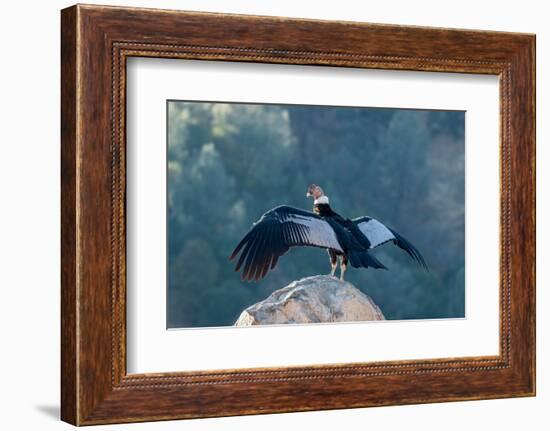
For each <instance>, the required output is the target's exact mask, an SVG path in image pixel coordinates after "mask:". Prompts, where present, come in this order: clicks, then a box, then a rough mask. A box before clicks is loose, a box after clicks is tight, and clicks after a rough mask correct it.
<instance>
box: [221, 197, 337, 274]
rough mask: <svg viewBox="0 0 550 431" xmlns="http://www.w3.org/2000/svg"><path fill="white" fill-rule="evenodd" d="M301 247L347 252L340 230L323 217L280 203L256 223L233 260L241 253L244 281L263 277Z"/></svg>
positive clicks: (234, 252) (238, 263) (238, 248)
mask: <svg viewBox="0 0 550 431" xmlns="http://www.w3.org/2000/svg"><path fill="white" fill-rule="evenodd" d="M298 246H309V247H320V248H325V249H326V248H331V249H334V250H338V251H343V250H342V246H341V245H340V243H339V242H338V238H337V237H336V233H335V232H334V230H333V229H332V227H331V226H330V224H329V223H327V222H326V221H325V220H323V219H322V218H321V217H319V216H318V215H316V214H314V213H312V212H309V211H304V210H301V209H298V208H294V207H291V206H279V207H276V208H273V209H272V210H270V211H268V212H266V213H265V214H264V215H263V216H262V217H261V218H260V219H259V220H258V221H257V222H256V223H254V225H253V226H252V228H251V229H250V230H249V231H248V233H247V234H246V235H245V236H244V238H243V239H242V240H241V241H240V242H239V244H238V245H237V247H235V250H234V251H233V253H231V256H230V257H229V259H230V260H232V259H234V258H235V257H236V256H237V255H238V254H239V253H241V255H240V256H239V260H238V261H237V265H236V266H235V271H239V270H240V269H241V267H242V268H243V272H242V278H243V279H244V280H259V279H261V278H263V277H265V275H266V273H267V271H268V270H270V269H273V268H275V265H276V264H277V261H278V260H279V257H281V256H282V255H283V254H285V253H286V252H287V251H288V250H289V249H290V248H291V247H298Z"/></svg>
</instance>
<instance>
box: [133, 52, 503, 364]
mask: <svg viewBox="0 0 550 431" xmlns="http://www.w3.org/2000/svg"><path fill="white" fill-rule="evenodd" d="M127 84H128V86H127V89H128V90H127V91H128V94H127V100H128V101H127V115H128V118H127V127H128V129H127V137H128V143H127V175H128V182H127V184H128V194H127V247H128V248H127V357H128V363H127V370H128V373H143V372H162V371H187V370H188V371H191V370H204V369H224V368H250V367H270V366H288V365H310V364H335V363H352V362H368V361H381V360H402V359H424V358H439V357H460V356H478V355H481V356H483V355H497V354H498V351H499V290H498V286H499V247H498V245H499V224H498V220H499V188H500V187H499V104H498V97H499V86H498V78H497V77H496V76H487V75H466V74H445V73H431V72H430V73H428V72H405V71H376V70H364V69H351V68H331V67H308V66H288V65H269V64H265V65H262V64H247V63H230V62H206V61H194V60H173V59H148V58H130V59H129V60H128V76H127ZM168 99H181V100H197V101H201V100H211V101H213V100H215V101H220V102H223V101H225V102H251V103H254V102H258V103H259V102H269V103H293V104H312V105H341V106H366V107H394V108H396V107H397V108H419V109H452V110H464V111H467V112H466V116H465V117H466V318H465V319H447V320H418V321H411V320H407V321H385V322H353V323H340V324H316V325H281V326H262V327H248V328H232V327H227V328H193V329H179V330H167V329H166V269H167V268H166V258H167V256H166V132H167V130H166V101H167V100H168ZM205 199H208V197H205ZM433 246H434V247H445V244H434V245H433ZM281 262H282V263H283V264H284V258H283V260H282V261H281ZM428 263H429V262H428ZM197 270H200V269H197ZM305 275H309V274H305ZM251 288H253V286H251ZM220 301H223V298H220Z"/></svg>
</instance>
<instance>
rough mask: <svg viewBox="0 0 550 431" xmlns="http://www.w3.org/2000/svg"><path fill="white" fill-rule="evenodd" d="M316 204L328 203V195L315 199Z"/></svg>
mask: <svg viewBox="0 0 550 431" xmlns="http://www.w3.org/2000/svg"><path fill="white" fill-rule="evenodd" d="M313 204H314V205H317V204H328V196H319V197H318V198H317V199H315V200H314V201H313Z"/></svg>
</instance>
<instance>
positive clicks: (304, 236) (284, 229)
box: [229, 184, 428, 280]
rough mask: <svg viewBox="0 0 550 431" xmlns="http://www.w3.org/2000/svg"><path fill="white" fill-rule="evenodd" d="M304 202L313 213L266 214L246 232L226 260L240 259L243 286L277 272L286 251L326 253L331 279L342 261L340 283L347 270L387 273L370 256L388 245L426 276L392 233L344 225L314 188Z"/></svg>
mask: <svg viewBox="0 0 550 431" xmlns="http://www.w3.org/2000/svg"><path fill="white" fill-rule="evenodd" d="M306 197H313V199H314V202H313V211H314V212H313V213H312V212H309V211H305V210H301V209H298V208H294V207H291V206H287V205H282V206H278V207H276V208H273V209H272V210H270V211H268V212H266V213H265V214H264V215H263V216H262V217H261V218H260V219H259V220H258V221H257V222H256V223H254V225H253V226H252V228H251V229H250V230H249V231H248V233H247V234H246V235H245V236H244V238H243V239H242V240H241V241H240V242H239V244H238V245H237V247H235V250H234V251H233V253H232V254H231V256H230V257H229V259H230V260H233V259H234V258H235V257H236V256H237V255H238V254H239V253H241V254H240V256H239V260H238V261H237V265H236V266H235V271H239V270H240V269H241V268H242V278H243V279H244V280H260V279H262V278H263V277H265V275H266V274H267V271H269V270H270V269H273V268H275V265H276V264H277V261H278V260H279V257H281V256H282V255H283V254H285V253H286V252H287V251H288V250H289V249H290V247H297V246H310V247H320V248H324V249H327V251H328V254H329V257H330V265H331V271H330V275H332V276H334V272H335V271H336V267H337V262H338V259H340V280H343V279H344V272H345V271H346V267H347V265H348V261H349V263H350V264H351V266H353V267H355V268H378V269H387V268H386V267H385V266H384V265H383V264H382V263H381V262H380V261H379V260H378V259H376V258H375V257H374V256H372V255H371V254H369V250H370V249H373V248H375V247H378V246H380V245H382V244H385V243H387V242H390V241H391V242H393V243H394V244H395V245H397V246H398V247H400V248H401V249H403V250H405V252H407V254H408V255H409V256H410V257H411V258H412V259H414V260H415V261H416V262H417V263H418V264H419V265H420V266H422V267H423V268H424V269H425V270H427V269H428V267H427V265H426V262H425V261H424V258H423V257H422V255H421V254H420V252H419V251H418V250H417V248H416V247H415V246H414V245H412V244H411V243H410V242H409V241H407V240H406V239H405V238H404V237H402V236H401V235H400V234H398V233H397V232H396V231H394V230H393V229H390V228H389V227H387V226H385V225H384V224H382V223H380V222H379V221H378V220H375V219H373V218H370V217H359V218H356V219H353V220H350V219H345V218H343V217H342V216H340V215H339V214H337V213H335V212H334V211H333V210H332V208H331V207H330V205H329V200H328V197H327V196H325V194H324V192H323V189H322V188H321V187H319V186H318V185H315V184H312V185H310V186H309V188H308V190H307V194H306Z"/></svg>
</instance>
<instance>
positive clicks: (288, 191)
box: [167, 101, 465, 328]
mask: <svg viewBox="0 0 550 431" xmlns="http://www.w3.org/2000/svg"><path fill="white" fill-rule="evenodd" d="M464 142H465V141H464V112H458V111H428V110H406V109H380V108H353V107H352V108H348V107H322V106H300V105H260V104H234V103H203V102H181V101H168V215H167V217H168V268H167V269H168V292H167V298H168V299H167V302H168V303H167V315H168V321H167V326H168V327H169V328H180V327H198V326H226V325H232V324H233V323H234V321H235V320H236V319H237V317H238V316H239V314H240V312H241V311H242V310H243V309H245V308H246V307H248V306H249V305H252V304H254V303H256V302H258V301H260V300H262V299H265V298H266V297H267V296H268V295H269V294H270V293H271V292H273V291H274V290H276V289H279V288H281V287H284V286H285V285H287V284H288V283H290V282H291V281H293V280H296V279H300V278H302V277H306V276H310V275H315V274H325V273H328V272H329V270H330V265H329V262H328V256H327V253H326V252H325V251H324V250H320V249H316V248H296V249H291V250H290V251H289V252H288V253H287V254H286V255H285V256H283V257H282V258H281V259H280V260H279V263H278V265H277V267H276V268H275V270H274V271H271V272H269V273H268V275H267V276H266V278H265V279H263V280H262V281H260V282H255V283H246V282H243V281H241V279H240V276H239V274H237V273H235V272H234V262H229V260H228V256H229V255H230V253H231V251H232V250H233V248H234V247H235V246H236V244H237V243H238V242H239V240H240V239H241V238H242V237H243V236H244V234H245V233H246V232H247V231H248V229H249V228H250V227H251V224H252V223H253V222H255V221H256V220H257V219H258V218H260V216H261V215H262V214H263V213H264V212H266V211H268V210H269V209H271V208H273V207H275V206H277V205H282V204H288V205H293V206H296V207H299V208H305V209H308V210H311V207H312V201H311V200H306V197H305V194H306V189H307V186H308V185H309V184H310V183H316V184H319V185H321V186H322V187H323V189H324V190H325V193H326V194H327V195H328V196H329V198H330V202H331V206H332V207H333V209H334V210H335V211H336V212H338V213H340V214H341V215H343V216H344V217H349V218H355V217H358V216H362V215H368V216H371V217H374V218H377V219H378V220H380V221H381V222H383V223H384V224H386V225H388V226H389V227H392V228H394V229H396V230H397V231H398V232H399V233H401V234H402V235H403V236H405V237H406V238H407V239H409V240H410V241H411V242H412V243H413V244H414V245H416V246H417V247H418V248H419V250H420V251H421V253H422V254H423V255H424V257H425V259H426V262H427V263H428V265H429V267H430V272H429V273H426V272H423V271H422V270H421V269H420V268H419V267H418V266H417V265H415V263H414V262H413V261H412V260H410V259H409V257H408V256H407V255H406V254H405V253H404V252H402V251H401V250H399V249H398V248H397V247H395V246H392V245H387V246H382V247H381V248H379V249H376V250H375V251H374V252H373V253H374V254H375V255H376V256H377V257H378V258H379V259H380V260H381V261H382V262H383V263H384V264H385V265H386V266H387V267H388V268H389V269H390V270H389V271H381V270H370V269H366V270H365V269H354V268H350V269H349V270H348V271H347V272H346V280H347V281H350V282H351V283H353V284H354V285H355V286H356V287H357V288H359V289H361V290H362V291H364V292H365V293H367V294H368V295H370V296H371V297H372V298H373V299H374V301H375V302H376V303H377V304H378V305H379V306H380V308H381V309H382V311H383V313H384V314H385V316H386V318H387V319H426V318H451V317H464V296H465V289H464V216H465V214H464V181H465V170H464V157H465V150H464Z"/></svg>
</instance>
